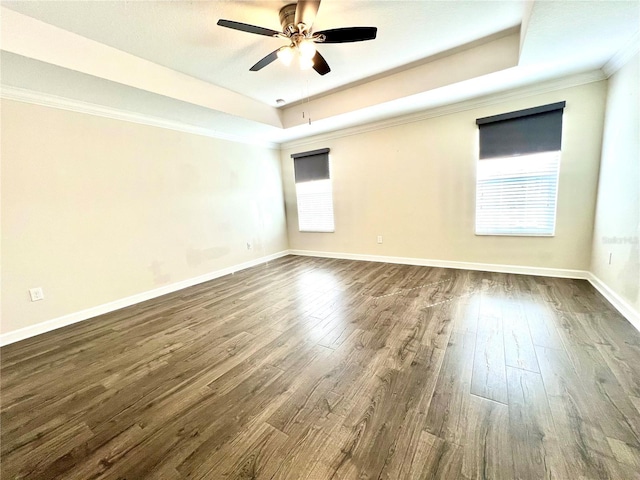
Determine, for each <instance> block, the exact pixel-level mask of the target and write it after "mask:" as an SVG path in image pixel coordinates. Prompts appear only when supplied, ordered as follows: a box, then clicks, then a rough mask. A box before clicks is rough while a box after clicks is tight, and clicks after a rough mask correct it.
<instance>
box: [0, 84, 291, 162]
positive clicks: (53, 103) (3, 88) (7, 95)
mask: <svg viewBox="0 0 640 480" xmlns="http://www.w3.org/2000/svg"><path fill="white" fill-rule="evenodd" d="M0 98H3V99H7V100H14V101H17V102H23V103H31V104H34V105H40V106H43V107H50V108H57V109H60V110H67V111H70V112H76V113H85V114H87V115H95V116H98V117H104V118H111V119H114V120H122V121H124V122H131V123H138V124H141V125H148V126H151V127H158V128H164V129H167V130H175V131H178V132H185V133H191V134H193V135H200V136H203V137H210V138H217V139H220V140H227V141H230V142H235V143H243V144H247V145H255V146H260V147H265V148H270V149H274V150H278V149H279V148H280V146H279V145H278V144H277V143H274V142H266V141H263V140H258V139H255V138H251V137H246V136H241V135H233V134H229V133H224V132H220V131H217V130H213V129H208V128H203V127H197V126H194V125H189V124H188V123H183V122H177V121H175V120H168V119H165V118H160V117H155V116H152V115H145V114H142V113H136V112H131V111H128V110H121V109H118V108H113V107H106V106H104V105H97V104H94V103H89V102H83V101H80V100H73V99H70V98H64V97H59V96H57V95H51V94H49V93H43V92H36V91H33V90H28V89H25V88H19V87H12V86H8V85H0Z"/></svg>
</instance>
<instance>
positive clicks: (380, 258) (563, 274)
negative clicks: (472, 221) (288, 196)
mask: <svg viewBox="0 0 640 480" xmlns="http://www.w3.org/2000/svg"><path fill="white" fill-rule="evenodd" d="M289 253H291V255H301V256H306V257H322V258H340V259H344V260H363V261H366V262H383V263H397V264H400V265H418V266H421V267H439V268H456V269H459V270H480V271H483V272H499V273H518V274H522V275H539V276H542V277H559V278H580V279H587V278H589V272H586V271H584V270H566V269H562V268H541V267H525V266H520V265H500V264H494V263H472V262H456V261H453V260H433V259H429V258H411V257H388V256H384V255H362V254H359V253H334V252H316V251H311V250H289Z"/></svg>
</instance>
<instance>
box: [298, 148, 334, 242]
mask: <svg viewBox="0 0 640 480" xmlns="http://www.w3.org/2000/svg"><path fill="white" fill-rule="evenodd" d="M291 158H293V169H294V174H295V180H296V200H297V204H298V229H299V230H300V231H301V232H333V231H335V227H334V222H333V191H332V188H331V174H330V170H329V149H328V148H323V149H321V150H313V151H311V152H303V153H294V154H293V155H291Z"/></svg>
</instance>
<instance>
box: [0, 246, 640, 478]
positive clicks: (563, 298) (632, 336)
mask: <svg viewBox="0 0 640 480" xmlns="http://www.w3.org/2000/svg"><path fill="white" fill-rule="evenodd" d="M0 357H1V387H2V390H1V417H0V420H1V422H2V430H1V432H2V433H1V474H2V479H5V480H9V479H23V478H24V479H47V480H52V479H67V480H68V479H72V480H73V479H82V480H85V479H128V480H133V479H143V478H144V479H146V478H148V479H164V480H177V479H186V478H189V479H265V480H267V479H274V480H275V479H297V480H301V479H310V480H311V479H315V480H322V479H327V480H328V479H439V478H442V479H591V480H596V479H620V480H628V479H639V478H640V334H639V333H638V332H637V331H636V330H635V329H634V328H633V327H632V326H631V325H630V324H629V323H628V322H627V321H626V320H624V319H623V318H622V317H621V316H620V315H619V314H618V313H617V312H616V311H615V310H614V309H613V307H612V306H610V305H609V304H608V303H607V302H606V301H605V300H604V299H603V298H602V297H601V296H600V295H599V294H598V293H597V292H596V291H595V290H594V289H593V288H592V287H591V286H590V285H589V284H588V283H587V282H585V281H578V280H568V279H553V278H542V277H531V276H523V275H507V274H498V273H485V272H474V271H464V270H447V269H438V268H427V267H416V266H406V265H390V264H383V263H371V262H355V261H346V260H332V259H319V258H305V257H294V256H289V257H285V258H282V259H279V260H277V261H274V262H271V263H270V264H269V265H266V266H260V267H255V268H252V269H249V270H245V271H242V272H239V273H236V274H234V275H229V276H226V277H223V278H220V279H217V280H215V281H211V282H208V283H205V284H201V285H197V286H194V287H191V288H188V289H186V290H182V291H180V292H176V293H174V294H170V295H166V296H164V297H161V298H158V299H154V300H151V301H148V302H145V303H142V304H139V305H135V306H133V307H130V308H126V309H123V310H120V311H117V312H113V313H110V314H107V315H103V316H101V317H97V318H95V319H92V320H89V321H86V322H82V323H79V324H75V325H72V326H69V327H66V328H63V329H60V330H56V331H53V332H49V333H47V334H44V335H41V336H39V337H35V338H32V339H29V340H25V341H23V342H19V343H16V344H13V345H9V346H6V347H4V348H2V349H1V350H0Z"/></svg>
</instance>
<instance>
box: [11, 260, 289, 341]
mask: <svg viewBox="0 0 640 480" xmlns="http://www.w3.org/2000/svg"><path fill="white" fill-rule="evenodd" d="M288 254H289V252H288V251H287V250H283V251H282V252H278V253H274V254H272V255H266V256H264V257H260V258H256V259H254V260H250V261H248V262H244V263H241V264H238V265H233V266H231V267H227V268H223V269H222V270H216V271H215V272H211V273H206V274H204V275H200V276H197V277H194V278H189V279H187V280H182V281H180V282H176V283H172V284H171V285H165V286H163V287H160V288H156V289H153V290H149V291H147V292H142V293H138V294H135V295H131V296H130V297H125V298H121V299H119V300H115V301H113V302H109V303H105V304H103V305H98V306H96V307H91V308H88V309H86V310H82V311H80V312H75V313H70V314H68V315H64V316H62V317H58V318H54V319H52V320H47V321H44V322H40V323H38V324H36V325H30V326H28V327H25V328H21V329H19V330H14V331H12V332H7V333H3V334H1V335H0V346H4V345H8V344H10V343H14V342H19V341H20V340H25V339H27V338H30V337H34V336H36V335H40V334H41V333H46V332H50V331H51V330H55V329H58V328H61V327H66V326H67V325H71V324H73V323H77V322H82V321H83V320H88V319H90V318H93V317H97V316H98V315H103V314H105V313H109V312H113V311H115V310H120V309H121V308H125V307H129V306H131V305H135V304H136V303H140V302H144V301H146V300H151V299H153V298H156V297H160V296H162V295H166V294H167V293H173V292H176V291H178V290H182V289H183V288H187V287H191V286H193V285H197V284H199V283H204V282H208V281H209V280H214V279H216V278H219V277H224V276H225V275H229V274H232V273H235V272H239V271H240V270H244V269H247V268H250V267H255V266H256V265H260V264H263V263H267V262H269V261H271V260H275V259H276V258H280V257H284V256H286V255H288Z"/></svg>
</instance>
